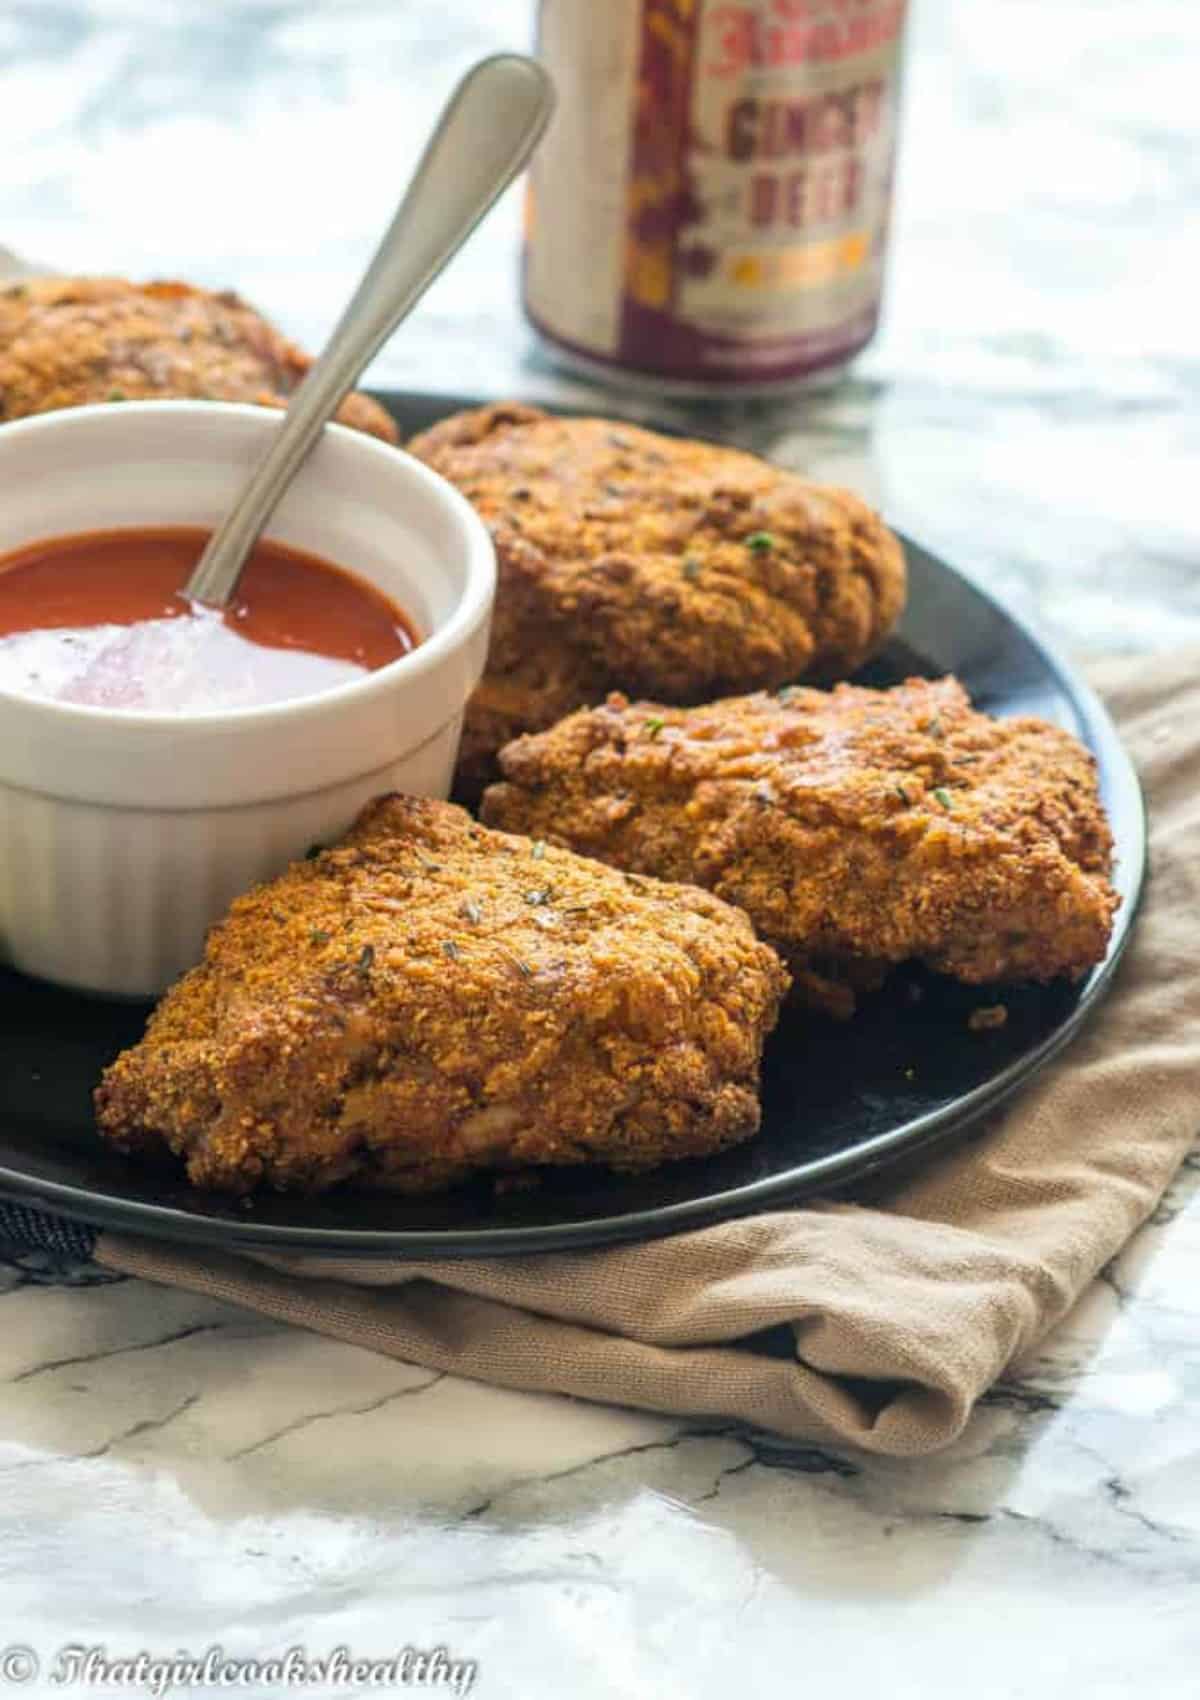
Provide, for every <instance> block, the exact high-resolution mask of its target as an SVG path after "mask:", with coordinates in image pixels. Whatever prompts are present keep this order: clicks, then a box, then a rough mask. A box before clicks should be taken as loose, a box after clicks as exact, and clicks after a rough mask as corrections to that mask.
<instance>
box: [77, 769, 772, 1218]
mask: <svg viewBox="0 0 1200 1700" xmlns="http://www.w3.org/2000/svg"><path fill="white" fill-rule="evenodd" d="M786 984H787V976H786V973H785V971H784V969H783V967H782V965H781V963H780V962H779V959H778V957H777V956H776V955H775V953H774V952H773V951H771V950H769V949H768V948H767V947H766V946H765V945H762V944H760V943H759V942H758V941H757V940H756V939H755V937H754V933H753V931H752V929H751V927H750V924H749V922H748V921H747V920H746V918H745V916H743V915H741V914H739V913H738V912H737V910H735V909H731V908H729V907H728V906H727V905H726V904H723V903H721V902H720V901H719V900H718V899H716V898H714V897H712V896H710V895H709V893H707V892H703V891H698V890H695V889H694V888H692V887H682V886H671V885H663V884H661V883H659V882H658V881H656V880H647V879H642V878H640V877H638V876H634V875H625V874H620V873H615V872H613V871H612V870H611V869H609V868H603V867H601V866H600V865H599V864H598V863H595V862H589V861H585V860H584V859H583V858H582V857H579V856H575V855H573V854H571V852H570V851H566V850H557V849H552V848H549V847H546V846H544V845H541V844H534V843H532V842H531V841H530V840H528V839H524V838H512V837H509V836H508V835H506V834H503V833H497V832H488V831H487V830H485V829H484V828H483V827H481V826H479V825H478V824H477V823H476V822H475V821H473V820H472V819H471V817H470V816H469V815H467V814H465V813H464V812H463V811H462V810H461V809H458V808H455V807H453V806H452V805H451V804H447V803H437V802H431V801H427V800H418V799H414V798H406V797H390V798H384V799H383V800H381V801H380V802H378V803H375V804H372V805H371V807H370V808H368V810H367V811H366V812H365V814H364V815H363V816H362V818H361V819H360V821H359V822H358V824H357V825H356V827H355V828H354V830H353V831H352V832H351V833H350V835H349V837H348V838H347V839H346V840H345V842H344V843H342V844H340V845H338V846H337V847H336V848H334V849H330V850H326V851H324V852H323V853H322V854H320V855H319V856H317V857H316V858H315V859H314V860H311V861H308V862H302V863H299V864H297V865H296V866H294V867H293V868H291V869H290V870H289V871H288V872H287V873H285V874H284V875H283V876H282V878H280V879H278V880H275V881H274V882H273V883H271V884H269V885H264V886H261V887H259V888H258V889H257V890H255V891H252V892H250V893H249V894H248V895H247V896H245V897H242V898H240V899H239V900H238V901H237V902H236V903H235V904H234V905H233V908H232V909H231V911H230V913H229V916H228V917H227V919H226V920H225V921H223V922H222V923H221V924H220V925H219V926H217V927H215V928H214V929H213V931H212V933H211V934H210V936H209V941H208V947H207V950H206V953H205V957H204V961H203V963H202V964H201V965H200V966H199V967H197V968H195V969H193V970H192V972H191V973H189V974H187V975H186V976H185V977H184V979H183V980H181V981H180V982H179V984H178V985H177V986H175V987H174V988H173V989H172V990H171V991H170V992H168V993H167V995H166V997H165V998H164V999H163V1001H162V1003H161V1004H160V1005H159V1007H158V1009H157V1011H156V1012H155V1014H154V1016H153V1017H152V1019H151V1021H150V1025H149V1027H148V1029H147V1031H146V1035H145V1037H144V1039H143V1040H142V1042H141V1043H140V1044H139V1045H137V1046H135V1047H134V1048H133V1049H132V1050H129V1051H126V1052H125V1053H124V1054H123V1055H122V1056H121V1057H119V1058H118V1060H117V1061H116V1062H115V1063H114V1064H113V1065H112V1067H111V1068H110V1069H109V1070H108V1071H107V1073H106V1074H105V1076H104V1079H103V1082H102V1083H101V1085H100V1086H99V1088H98V1089H97V1093H96V1109H97V1118H98V1122H99V1126H100V1130H101V1132H102V1133H103V1134H104V1135H105V1136H106V1137H107V1138H108V1139H110V1140H112V1141H113V1142H114V1143H115V1144H117V1145H118V1146H121V1147H123V1148H125V1149H127V1150H153V1149H154V1148H156V1147H162V1146H164V1145H165V1146H168V1147H169V1148H170V1149H171V1151H173V1152H175V1153H176V1154H177V1155H178V1156H180V1157H182V1158H184V1159H185V1161H186V1164H187V1172H188V1175H189V1177H190V1179H191V1180H192V1181H193V1182H194V1183H195V1184H196V1185H198V1186H205V1187H216V1188H222V1189H227V1190H229V1191H232V1192H241V1193H244V1192H249V1191H250V1190H251V1189H253V1188H254V1187H256V1186H260V1185H262V1186H268V1187H275V1188H279V1189H291V1188H298V1189H303V1190H306V1191H312V1192H316V1191H320V1190H322V1189H324V1188H327V1187H331V1186H333V1185H334V1184H335V1183H337V1182H339V1181H349V1180H352V1181H354V1182H356V1183H358V1184H360V1185H365V1186H372V1187H380V1188H389V1189H394V1190H398V1191H401V1192H421V1191H428V1190H431V1189H434V1188H438V1187H444V1186H447V1185H449V1184H450V1183H451V1182H454V1181H457V1180H460V1179H461V1178H463V1177H464V1176H466V1175H469V1174H470V1173H471V1172H472V1171H475V1170H480V1169H520V1168H527V1167H529V1166H531V1165H538V1164H570V1163H585V1162H589V1163H590V1162H595V1163H603V1164H607V1165H609V1166H610V1167H612V1168H615V1169H644V1168H648V1167H650V1166H652V1165H654V1164H657V1163H661V1162H663V1161H665V1160H666V1159H668V1158H675V1157H687V1156H696V1155H700V1154H703V1153H707V1152H711V1151H716V1150H718V1149H720V1148H721V1147H723V1146H726V1145H731V1144H733V1143H735V1142H736V1141H738V1140H742V1139H745V1138H747V1137H748V1136H749V1135H750V1134H752V1133H753V1132H754V1131H755V1130H756V1128H757V1127H758V1121H759V1104H758V1072H759V1063H760V1059H761V1054H762V1045H763V1039H764V1037H765V1036H766V1034H767V1033H768V1032H769V1031H770V1029H771V1027H772V1026H773V1025H774V1022H775V1018H776V1013H777V1010H778V1006H779V1002H780V999H781V997H782V995H783V993H784V991H785V989H786Z"/></svg>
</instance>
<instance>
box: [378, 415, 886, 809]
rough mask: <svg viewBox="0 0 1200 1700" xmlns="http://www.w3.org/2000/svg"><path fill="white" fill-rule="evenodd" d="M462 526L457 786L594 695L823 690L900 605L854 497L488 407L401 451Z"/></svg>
mask: <svg viewBox="0 0 1200 1700" xmlns="http://www.w3.org/2000/svg"><path fill="white" fill-rule="evenodd" d="M408 446H409V448H410V449H411V451H412V452H413V454H416V455H419V456H420V457H421V459H422V460H425V461H427V462H428V463H429V465H431V466H433V467H434V468H436V470H437V471H439V472H441V473H442V474H443V475H444V476H445V477H447V478H449V479H450V480H451V482H452V483H454V484H457V485H458V487H459V488H460V489H461V490H462V491H463V493H464V494H465V495H466V496H468V497H469V498H470V500H471V501H472V502H473V503H474V505H475V507H476V508H477V509H478V510H479V512H480V513H481V514H482V516H483V518H484V519H485V520H486V522H487V524H488V526H489V527H490V529H491V532H492V535H493V537H494V538H495V541H496V549H497V554H498V557H499V564H500V587H499V594H498V597H497V604H496V615H495V623H494V627H493V636H492V649H491V654H490V657H489V661H488V670H487V673H486V674H485V676H484V680H483V683H482V684H481V685H480V687H479V691H478V693H477V695H476V697H475V699H474V702H473V703H472V705H471V707H470V708H469V710H468V714H467V730H466V736H465V739H464V747H463V754H462V758H461V764H460V779H461V781H462V782H463V783H464V785H465V787H466V788H467V789H470V787H471V785H472V784H478V783H480V782H482V781H483V780H485V779H486V778H488V777H489V776H494V763H493V759H492V758H493V757H494V755H495V752H496V751H497V750H498V749H499V747H500V745H501V744H503V743H505V742H507V740H508V739H509V738H511V737H515V736H517V735H518V734H520V733H524V732H533V731H540V730H542V729H543V728H545V727H547V726H550V725H552V724H553V723H554V721H555V720H556V719H557V718H559V717H560V716H561V715H563V714H565V713H567V712H569V711H570V710H571V709H574V708H578V707H581V706H582V705H584V704H585V703H590V702H599V701H601V700H602V699H603V697H604V695H605V693H606V692H607V691H608V690H610V689H617V688H619V689H621V690H625V691H629V692H631V693H644V694H645V695H647V696H654V697H657V698H660V699H662V700H663V701H666V702H675V703H688V702H700V701H703V700H704V699H705V698H707V697H712V696H719V695H721V694H723V693H726V692H732V691H747V690H754V689H758V688H762V687H772V686H776V685H781V684H784V683H786V682H788V681H789V680H793V679H797V678H800V677H802V676H803V677H812V678H821V679H834V678H841V677H843V676H844V675H846V674H847V673H852V672H853V671H854V669H855V668H856V667H858V666H860V665H861V663H862V662H863V661H865V660H866V659H867V657H868V656H869V655H870V654H871V653H872V652H873V651H874V650H875V649H876V648H877V647H878V645H879V644H880V643H881V642H882V640H883V639H884V637H886V635H887V633H888V632H889V631H890V629H891V627H892V625H893V624H894V622H895V620H896V618H897V616H898V614H899V613H900V610H901V608H902V606H903V603H904V590H905V572H904V557H903V554H902V552H901V549H900V545H899V543H898V542H897V541H896V539H895V538H894V537H893V536H892V534H891V532H890V531H888V529H887V528H886V526H884V525H883V524H882V522H881V521H880V520H879V518H878V517H877V516H876V515H875V514H874V513H872V512H871V510H870V509H869V508H867V507H866V506H865V505H864V504H863V503H862V502H861V501H860V500H859V499H858V497H856V496H853V495H851V493H850V492H849V491H847V490H839V489H834V488H832V487H830V486H828V485H822V484H814V483H811V482H810V481H809V480H808V479H805V478H800V477H798V476H797V475H796V474H795V473H792V472H784V471H781V470H780V469H779V468H778V467H774V466H770V465H768V464H767V462H766V461H763V460H760V459H759V458H758V457H757V456H755V455H751V454H746V453H744V452H742V451H741V450H738V449H730V448H722V447H718V446H715V445H713V444H710V443H699V442H691V441H686V440H683V439H678V438H672V437H664V436H660V435H658V434H657V433H655V432H652V431H644V430H641V429H639V428H638V427H637V426H634V425H625V424H616V423H614V422H612V421H611V420H605V419H555V418H551V417H549V416H548V415H546V414H544V413H542V412H540V411H539V410H538V409H537V408H533V407H523V406H520V405H518V404H514V403H507V404H503V405H499V406H494V407H485V408H480V409H477V410H476V411H474V412H471V413H461V414H456V415H455V416H454V417H453V418H450V419H445V420H442V421H441V423H440V424H438V425H435V426H434V427H433V428H432V430H429V431H426V432H425V433H424V434H423V435H421V436H419V437H417V438H415V439H414V440H413V441H412V442H411V443H410V444H409V445H408Z"/></svg>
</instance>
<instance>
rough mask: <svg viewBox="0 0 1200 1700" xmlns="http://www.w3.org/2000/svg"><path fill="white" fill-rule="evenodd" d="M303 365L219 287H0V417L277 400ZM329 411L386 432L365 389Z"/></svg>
mask: <svg viewBox="0 0 1200 1700" xmlns="http://www.w3.org/2000/svg"><path fill="white" fill-rule="evenodd" d="M311 365H312V361H311V359H310V358H309V356H308V355H307V354H305V353H304V351H303V350H302V349H300V348H297V346H296V344H295V343H294V342H289V341H288V340H287V339H286V338H285V337H283V336H281V335H280V333H279V332H278V331H277V330H275V328H274V327H273V326H272V325H270V324H268V322H267V321H266V320H265V319H263V318H260V316H259V315H258V314H257V313H256V312H255V311H254V310H253V308H251V307H248V306H247V305H246V303H245V302H244V301H241V300H239V298H238V297H237V296H236V295H234V294H233V293H232V291H230V290H225V291H222V292H221V293H220V294H215V295H214V294H211V293H210V292H209V291H207V290H203V289H193V288H192V287H191V285H190V284H186V283H147V284H137V283H128V282H126V280H125V279H123V278H115V277H93V278H72V277H49V278H33V279H30V280H28V281H26V282H23V283H15V284H10V285H9V286H8V287H7V288H0V421H3V420H6V419H21V418H24V417H25V415H27V414H30V413H49V412H52V411H53V410H54V409H55V408H59V407H80V406H82V405H83V404H84V403H86V402H100V401H139V400H154V399H156V398H157V399H160V400H161V399H163V398H166V397H175V398H187V397H198V398H202V399H204V400H208V401H249V402H257V403H259V404H260V405H261V406H264V407H284V406H286V404H287V398H288V396H289V395H290V394H291V392H292V391H293V390H294V389H295V388H296V386H297V384H298V383H299V382H300V380H301V378H303V376H304V374H305V373H306V372H307V371H308V369H309V367H310V366H311ZM337 418H338V419H339V420H340V421H341V423H342V424H343V425H351V426H353V427H354V428H355V429H356V430H359V431H365V432H367V433H368V434H369V435H371V436H373V437H381V438H382V439H383V440H384V442H386V443H394V442H396V441H397V431H396V427H395V425H394V423H393V422H392V419H391V417H390V416H389V414H387V413H386V412H385V411H384V409H383V408H382V407H380V406H379V404H378V402H375V401H372V400H371V398H370V397H369V396H364V395H351V396H347V398H346V400H345V401H344V402H343V403H342V405H341V407H340V408H339V409H338V412H337Z"/></svg>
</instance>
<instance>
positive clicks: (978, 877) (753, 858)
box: [483, 678, 1118, 1014]
mask: <svg viewBox="0 0 1200 1700" xmlns="http://www.w3.org/2000/svg"><path fill="white" fill-rule="evenodd" d="M500 759H501V765H502V767H503V769H504V774H505V780H506V783H503V784H500V785H495V786H493V787H492V788H491V789H490V790H489V791H488V792H487V794H486V796H485V798H484V803H483V818H484V819H485V820H486V821H487V822H488V823H489V824H490V825H493V826H499V827H504V828H506V829H508V830H510V831H521V832H529V833H536V834H538V835H541V836H543V837H544V838H546V840H547V841H549V842H553V843H558V844H566V845H570V846H571V848H572V849H575V850H579V851H582V852H583V853H584V854H585V855H588V856H595V857H597V858H599V860H601V861H603V862H607V863H610V864H611V865H613V866H615V867H620V868H628V869H633V870H635V871H637V872H639V873H643V874H655V875H657V876H659V877H660V878H663V879H672V880H694V881H695V882H696V883H697V884H698V885H702V886H705V887H707V888H708V889H709V890H710V891H714V892H716V893H717V894H718V896H720V897H723V898H726V899H727V900H728V901H729V902H730V903H735V904H737V905H738V906H739V907H740V908H742V909H744V910H745V911H746V912H747V914H748V915H749V916H750V918H751V920H752V921H753V922H754V924H755V927H756V929H757V930H758V933H759V935H760V937H762V938H764V939H766V940H767V941H768V942H769V943H771V944H773V945H774V946H775V947H776V948H777V949H778V950H779V951H780V952H781V954H782V955H783V957H784V959H785V960H786V961H787V962H788V965H789V967H790V968H791V969H792V971H793V973H794V975H795V976H796V982H797V987H798V989H799V990H800V991H801V992H803V993H804V995H805V996H806V997H807V999H808V1000H809V1001H810V1002H813V1003H816V1004H817V1005H818V1006H821V1007H824V1008H826V1009H828V1010H829V1011H830V1012H831V1013H835V1014H848V1013H850V1012H851V1011H852V1010H853V1008H854V1000H855V992H856V990H857V989H864V988H866V987H870V986H874V985H877V984H879V983H880V981H881V980H882V978H883V976H884V974H885V973H886V971H887V969H888V968H889V967H890V966H891V965H893V964H895V963H899V962H903V961H905V960H908V959H916V960H918V961H920V962H923V963H925V964H926V965H927V966H928V967H930V968H933V969H936V970H938V971H939V972H941V973H944V974H951V975H954V976H955V977H956V978H957V979H960V980H964V981H966V982H967V983H969V984H971V985H976V984H984V983H988V982H991V981H1022V980H1041V981H1045V980H1052V979H1055V978H1057V977H1058V976H1060V975H1065V976H1068V977H1077V976H1079V975H1081V974H1082V973H1083V972H1084V971H1085V970H1086V969H1088V968H1089V967H1091V966H1092V964H1093V963H1096V962H1099V961H1100V960H1101V959H1102V958H1103V956H1104V954H1105V950H1106V948H1107V945H1108V939H1109V933H1110V931H1111V926H1112V917H1113V913H1114V911H1115V909H1116V907H1117V902H1118V899H1117V896H1116V894H1115V893H1114V891H1113V890H1112V887H1111V885H1110V884H1109V880H1108V875H1109V871H1110V866H1111V859H1112V838H1111V834H1110V832H1109V828H1108V822H1107V820H1106V819H1105V816H1104V811H1103V808H1102V807H1101V803H1100V798H1099V794H1098V790H1097V784H1096V772H1095V763H1094V762H1093V760H1092V758H1091V756H1090V755H1089V753H1088V752H1087V750H1085V749H1084V748H1083V746H1082V745H1081V744H1080V743H1079V742H1078V741H1077V740H1076V739H1075V738H1073V737H1071V735H1070V734H1069V733H1067V732H1064V731H1062V730H1061V729H1060V728H1059V727H1057V726H1051V725H1048V724H1047V723H1046V722H1044V721H1040V720H1034V719H1028V718H1021V719H1016V720H993V719H990V718H989V717H988V716H987V715H985V714H980V713H978V712H977V711H976V710H975V709H973V708H972V707H971V704H970V700H969V698H968V697H967V694H966V692H965V691H964V690H963V688H962V686H961V685H960V684H959V683H958V681H957V680H956V679H952V678H946V679H941V680H938V681H936V682H933V683H930V682H928V681H926V680H922V679H910V680H908V681H907V682H906V683H905V684H903V685H898V686H896V687H895V688H894V689H892V690H886V691H876V690H866V689H862V688H859V687H856V686H851V685H839V686H838V687H837V688H836V689H835V690H833V691H828V692H827V691H815V690H805V689H800V688H793V689H788V690H785V691H781V692H779V693H778V694H777V695H766V694H758V695H755V696H747V697H740V698H732V699H729V700H726V701H724V702H715V703H710V704H709V705H707V706H706V707H703V708H695V709H690V710H689V709H674V708H668V707H664V706H662V705H660V704H656V703H646V702H639V703H630V702H628V701H627V700H626V698H624V697H622V696H617V695H614V696H612V697H610V698H609V700H608V702H607V704H606V705H605V706H603V707H601V708H597V709H594V710H591V711H590V712H583V713H579V714H575V715H572V716H571V717H570V718H569V719H567V720H564V721H563V722H562V724H561V725H559V726H556V727H554V729H553V730H552V731H550V732H545V733H542V734H541V735H539V736H536V737H528V738H520V739H518V740H517V741H516V742H515V743H513V744H510V745H509V746H508V748H507V749H506V750H504V751H503V753H502V755H501V758H500Z"/></svg>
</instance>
